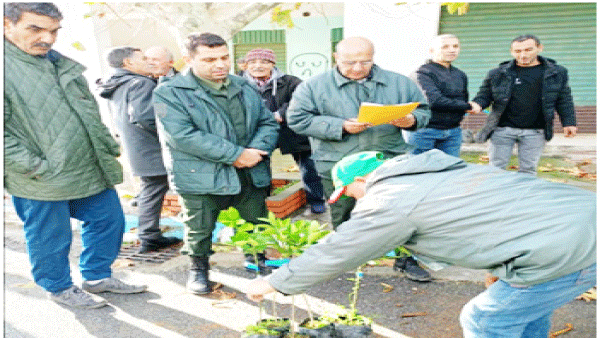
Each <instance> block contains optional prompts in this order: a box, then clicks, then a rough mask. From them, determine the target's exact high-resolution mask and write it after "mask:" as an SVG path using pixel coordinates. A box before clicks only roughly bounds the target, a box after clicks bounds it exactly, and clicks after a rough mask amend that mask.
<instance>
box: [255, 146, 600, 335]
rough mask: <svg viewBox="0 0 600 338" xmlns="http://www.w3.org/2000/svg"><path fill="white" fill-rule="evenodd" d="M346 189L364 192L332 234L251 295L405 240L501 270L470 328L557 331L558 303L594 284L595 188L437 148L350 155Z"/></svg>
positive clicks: (472, 312)
mask: <svg viewBox="0 0 600 338" xmlns="http://www.w3.org/2000/svg"><path fill="white" fill-rule="evenodd" d="M332 176H333V179H334V183H335V187H336V188H337V191H338V194H337V196H340V195H342V194H344V195H346V196H350V197H354V198H355V199H357V200H358V202H357V204H356V207H355V208H354V210H353V211H352V216H351V217H350V219H349V220H348V221H347V222H344V223H343V224H342V225H340V226H339V227H338V229H337V231H336V233H335V234H334V235H333V236H331V237H330V238H329V239H328V240H327V241H326V242H324V243H321V244H316V245H314V246H312V247H310V248H309V249H308V250H306V251H305V252H304V253H303V254H302V255H301V256H299V257H297V258H295V259H292V260H291V261H290V262H289V264H288V265H284V266H282V267H281V268H279V269H278V270H277V271H276V272H275V273H273V274H272V275H271V276H270V277H269V278H268V279H267V280H264V279H262V280H260V279H257V280H255V281H254V282H252V284H250V285H249V287H248V290H249V291H248V296H249V297H250V298H251V299H254V300H259V299H261V298H262V295H263V294H265V293H268V292H273V291H275V290H277V291H280V292H282V293H285V294H298V293H302V292H304V291H306V290H307V289H308V288H309V287H311V286H312V285H315V284H317V283H319V282H322V281H325V280H328V279H331V278H334V277H335V276H338V275H339V274H341V273H343V272H345V271H351V270H353V269H355V268H357V267H358V266H360V265H362V264H364V263H366V262H367V261H369V260H371V259H375V258H377V257H381V256H383V255H384V254H385V253H386V252H388V251H389V250H390V249H392V248H395V247H397V246H398V245H405V246H406V247H407V248H408V249H410V250H413V251H414V252H417V253H419V254H422V255H424V256H427V257H430V258H432V259H434V260H437V261H440V262H444V263H448V264H452V265H458V266H463V267H467V268H470V269H486V270H488V271H489V272H490V273H492V274H493V275H494V276H496V277H499V279H500V280H499V281H498V282H496V283H494V284H493V285H492V286H491V287H490V288H488V289H487V290H486V291H484V292H483V293H481V294H480V295H478V296H477V297H475V298H473V299H472V300H471V301H469V302H468V303H467V304H466V305H465V307H464V308H463V310H462V312H461V315H460V322H461V326H462V328H463V335H464V337H466V338H492V337H494V338H516V337H522V338H525V337H548V332H549V330H550V319H551V316H552V312H553V311H554V310H555V309H557V308H558V307H560V306H562V305H564V304H566V303H568V302H570V301H572V300H573V299H574V298H575V297H576V296H578V295H580V294H581V293H583V292H584V291H586V290H588V289H590V288H591V287H593V286H594V285H595V284H596V195H595V194H594V193H593V192H590V191H586V190H583V189H579V188H575V187H572V186H569V185H566V184H558V183H552V182H548V181H546V180H542V179H538V178H535V177H533V176H531V175H522V174H516V173H510V172H506V171H504V170H501V169H498V168H495V167H490V166H480V165H476V164H467V163H465V162H464V161H463V160H461V159H460V158H457V157H454V156H450V155H447V154H444V153H443V152H442V151H440V150H437V149H434V150H430V151H427V152H425V153H422V154H419V155H402V156H397V157H395V158H393V159H389V160H387V161H385V160H384V156H383V154H382V153H380V152H361V153H357V154H353V155H350V156H348V157H345V158H344V159H342V160H341V161H339V162H338V164H336V166H335V167H334V168H333V170H332Z"/></svg>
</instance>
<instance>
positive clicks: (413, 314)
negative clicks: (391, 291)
mask: <svg viewBox="0 0 600 338" xmlns="http://www.w3.org/2000/svg"><path fill="white" fill-rule="evenodd" d="M421 316H427V312H412V313H403V314H402V318H408V317H421Z"/></svg>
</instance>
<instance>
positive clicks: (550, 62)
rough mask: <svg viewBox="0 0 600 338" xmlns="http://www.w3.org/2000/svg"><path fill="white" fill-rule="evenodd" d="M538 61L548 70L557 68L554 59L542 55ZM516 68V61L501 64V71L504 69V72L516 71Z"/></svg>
mask: <svg viewBox="0 0 600 338" xmlns="http://www.w3.org/2000/svg"><path fill="white" fill-rule="evenodd" d="M538 60H540V63H541V64H542V66H544V68H546V69H547V70H554V69H555V68H556V61H554V59H551V58H546V57H543V56H541V55H538ZM516 66H517V62H516V61H515V59H512V60H510V61H504V62H502V63H501V64H500V69H502V71H503V72H506V71H508V70H509V69H510V70H514V69H515V67H516Z"/></svg>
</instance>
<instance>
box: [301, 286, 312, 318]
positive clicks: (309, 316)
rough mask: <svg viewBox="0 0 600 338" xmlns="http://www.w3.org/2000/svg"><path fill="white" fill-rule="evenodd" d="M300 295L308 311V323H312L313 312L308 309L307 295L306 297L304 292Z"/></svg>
mask: <svg viewBox="0 0 600 338" xmlns="http://www.w3.org/2000/svg"><path fill="white" fill-rule="evenodd" d="M302 297H304V302H305V303H306V310H307V311H308V318H309V320H310V325H313V313H312V311H311V309H310V304H308V297H306V293H303V294H302Z"/></svg>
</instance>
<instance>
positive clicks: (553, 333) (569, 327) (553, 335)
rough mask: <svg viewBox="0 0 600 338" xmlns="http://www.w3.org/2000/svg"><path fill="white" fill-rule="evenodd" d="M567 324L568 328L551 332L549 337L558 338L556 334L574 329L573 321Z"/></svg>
mask: <svg viewBox="0 0 600 338" xmlns="http://www.w3.org/2000/svg"><path fill="white" fill-rule="evenodd" d="M565 326H566V328H564V329H562V330H559V331H555V332H552V333H550V336H549V337H548V338H556V336H558V335H561V334H563V333H565V332H569V331H571V330H573V325H572V324H571V323H566V324H565Z"/></svg>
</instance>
